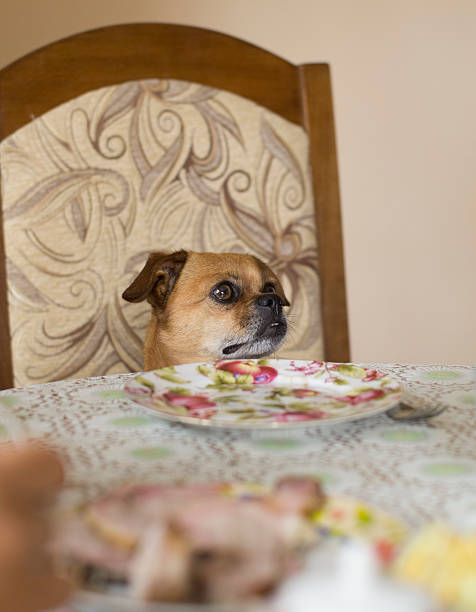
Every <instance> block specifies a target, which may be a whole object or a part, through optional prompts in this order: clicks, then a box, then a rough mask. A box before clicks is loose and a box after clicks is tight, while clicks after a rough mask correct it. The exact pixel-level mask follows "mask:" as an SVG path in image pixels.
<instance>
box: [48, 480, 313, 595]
mask: <svg viewBox="0 0 476 612" xmlns="http://www.w3.org/2000/svg"><path fill="white" fill-rule="evenodd" d="M323 503H324V495H323V493H322V490H321V488H320V485H319V483H318V482H317V481H316V480H315V479H312V478H308V477H299V476H289V477H286V478H282V479H281V480H279V481H278V482H277V483H276V484H275V485H274V487H272V488H267V489H266V488H264V487H254V488H253V487H250V486H244V485H240V484H236V485H233V484H232V485H229V484H228V485H227V484H190V485H174V486H166V485H133V486H128V487H124V488H121V489H118V490H115V491H112V492H110V493H108V494H106V495H105V496H103V497H101V498H100V499H97V500H95V501H92V502H91V503H89V504H87V505H86V506H85V507H83V508H81V509H80V510H79V511H78V512H76V513H75V514H74V516H71V517H68V518H66V519H65V520H63V521H62V522H61V526H60V529H59V531H58V535H57V538H56V541H55V543H54V550H55V554H56V557H57V558H58V559H59V562H60V565H61V566H62V567H63V569H64V570H65V571H66V572H67V573H68V574H69V575H70V577H73V578H75V579H76V580H77V581H78V583H79V584H80V585H85V586H88V587H89V588H94V586H95V585H96V586H98V587H100V588H104V585H105V584H107V583H109V584H118V583H119V584H124V585H127V587H128V589H129V591H130V594H131V596H133V597H136V598H139V599H141V600H145V601H197V602H200V601H201V602H223V601H236V600H238V599H240V600H241V599H243V598H246V597H253V596H258V595H262V594H265V593H268V592H270V591H272V590H273V588H274V587H275V586H276V585H277V584H278V583H279V582H280V581H281V580H282V579H283V578H284V577H285V576H287V575H288V574H289V573H290V572H291V571H292V570H293V569H295V568H296V567H297V566H298V564H299V561H300V556H301V555H300V553H301V552H302V550H303V549H305V548H306V547H308V546H309V545H311V544H313V543H314V541H315V537H316V536H315V532H316V530H315V529H313V527H312V522H311V521H310V520H309V519H310V517H311V516H312V515H313V514H314V513H316V512H317V511H318V510H319V509H320V508H321V507H322V505H323Z"/></svg>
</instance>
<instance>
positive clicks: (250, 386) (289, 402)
mask: <svg viewBox="0 0 476 612" xmlns="http://www.w3.org/2000/svg"><path fill="white" fill-rule="evenodd" d="M125 391H126V393H127V395H128V397H129V398H130V399H132V400H134V401H135V402H138V403H139V404H141V405H143V406H146V407H147V408H151V409H152V410H154V412H155V413H156V414H158V415H160V416H162V417H163V418H165V419H168V420H172V421H176V422H179V423H185V424H188V425H199V426H204V427H215V428H216V427H219V428H223V427H225V428H229V429H236V428H238V429H283V428H285V429H286V428H293V427H296V426H298V427H303V426H309V425H313V426H314V425H324V424H332V423H336V422H341V421H353V420H356V419H361V418H364V417H369V416H372V415H375V414H378V413H380V412H384V411H386V410H389V409H390V408H392V407H393V406H395V405H397V404H398V402H399V401H400V399H401V396H402V388H401V387H400V385H399V384H398V383H397V382H396V381H395V380H393V379H392V378H390V377H389V376H388V375H387V374H384V373H382V372H377V371H376V370H372V369H370V368H364V367H361V366H356V365H352V364H347V363H330V362H321V361H303V360H300V361H298V360H289V359H241V360H234V361H233V360H226V361H214V362H208V363H192V364H184V365H178V366H171V367H167V368H162V369H160V370H154V371H152V372H147V373H145V374H141V375H139V376H137V377H136V378H135V379H134V380H133V381H132V382H131V383H128V384H127V385H126V387H125Z"/></svg>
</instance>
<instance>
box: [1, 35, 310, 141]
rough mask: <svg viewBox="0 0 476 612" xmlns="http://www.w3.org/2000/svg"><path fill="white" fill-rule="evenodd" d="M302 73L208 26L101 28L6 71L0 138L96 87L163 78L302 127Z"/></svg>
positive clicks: (3, 74)
mask: <svg viewBox="0 0 476 612" xmlns="http://www.w3.org/2000/svg"><path fill="white" fill-rule="evenodd" d="M217 49H220V52H219V53H217V51H216V50H217ZM118 63H119V66H118ZM298 68H299V67H298V66H296V65H294V64H291V63H289V62H287V61H286V60H284V59H282V58H281V57H278V56H277V55H274V54H273V53H271V52H269V51H265V50H264V49H261V48H260V47H257V46H256V45H253V44H251V43H248V42H245V41H242V40H240V39H238V38H235V37H233V36H229V35H227V34H221V33H219V32H215V31H211V30H206V29H203V28H198V27H192V26H184V25H174V24H168V23H134V24H124V25H115V26H107V27H103V28H98V29H95V30H91V31H87V32H82V33H80V34H74V35H72V36H68V37H66V38H63V39H61V40H58V41H56V42H53V43H51V44H48V45H46V46H44V47H41V48H39V49H37V50H35V51H32V52H31V53H28V54H27V55H25V56H23V57H22V58H20V59H18V60H16V61H14V62H13V63H11V64H10V65H8V66H6V67H5V68H3V69H2V70H0V92H1V93H0V139H2V138H5V137H6V136H8V135H10V134H12V133H13V132H14V131H16V130H17V129H18V128H19V127H21V126H22V125H24V124H26V123H28V122H29V121H31V119H32V118H34V117H38V116H40V115H42V114H43V113H45V112H47V111H48V110H50V109H51V108H54V107H56V106H58V105H59V104H62V103H63V102H67V101H68V100H71V99H72V98H75V97H77V96H79V95H81V94H83V93H86V92H88V91H91V90H93V89H96V88H99V87H104V86H107V85H114V84H117V83H118V82H123V81H128V80H135V79H147V78H157V77H160V78H174V79H179V80H186V81H194V82H197V83H202V84H204V85H210V86H213V87H217V88H220V89H227V90H229V91H232V92H233V93H236V94H238V95H241V96H244V97H246V98H249V99H251V100H254V101H255V102H257V103H258V104H261V105H263V106H265V107H267V108H269V109H270V110H272V111H274V112H276V113H278V114H279V115H281V116H283V117H285V118H286V119H289V120H290V121H294V122H296V123H302V122H303V118H302V109H301V102H300V99H301V96H300V84H299V78H298V74H297V71H298ZM32 92H33V93H32Z"/></svg>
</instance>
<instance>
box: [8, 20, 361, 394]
mask: <svg viewBox="0 0 476 612" xmlns="http://www.w3.org/2000/svg"><path fill="white" fill-rule="evenodd" d="M190 121H191V122H192V126H191V127H190V125H189V122H190ZM0 141H1V142H0V170H1V178H2V198H3V200H2V227H3V236H2V239H1V241H0V349H1V351H2V360H1V371H0V387H1V388H7V387H11V386H13V385H17V386H24V385H27V384H31V383H35V382H45V381H47V380H55V379H59V378H65V377H82V376H87V375H100V374H105V373H111V372H117V371H127V370H132V371H135V370H139V369H140V368H141V342H142V334H143V331H144V329H145V325H146V321H147V317H148V314H147V312H146V310H144V305H128V304H127V303H125V302H124V303H122V301H121V300H120V294H121V292H122V290H123V289H124V287H125V286H127V284H128V282H129V280H130V279H131V278H132V276H133V274H134V273H136V272H137V271H138V270H139V268H140V265H141V264H142V263H143V261H144V260H145V255H146V253H147V252H148V251H149V250H154V249H157V250H159V249H160V250H162V249H164V248H165V249H173V248H181V247H183V248H192V249H195V250H222V251H225V250H239V251H247V252H251V253H253V254H256V255H257V256H259V257H261V258H262V259H264V260H267V261H268V262H269V263H270V264H271V265H272V266H273V267H274V269H275V270H276V271H277V273H278V274H279V276H280V277H281V279H282V281H283V284H284V285H285V288H286V289H287V291H288V293H290V294H291V300H292V302H293V310H291V315H292V313H294V327H295V331H294V334H291V337H290V341H289V343H288V344H287V345H286V347H285V348H286V350H284V351H283V352H282V354H281V356H290V355H292V356H295V357H304V358H315V359H323V358H325V359H327V360H334V361H348V360H349V341H348V331H347V314H346V298H345V282H344V266H343V250H342V236H341V216H340V206H339V192H338V177H337V165H336V151H335V137H334V123H333V111H332V99H331V86H330V74H329V67H328V66H327V65H326V64H306V65H301V66H296V65H293V64H290V63H289V62H287V61H285V60H283V59H281V58H280V57H278V56H276V55H274V54H272V53H269V52H267V51H264V50H263V49H260V48H259V47H256V46H254V45H251V44H249V43H246V42H243V41H241V40H238V39H236V38H234V37H231V36H227V35H224V34H220V33H217V32H213V31H209V30H205V29H200V28H195V27H188V26H179V25H172V24H153V23H147V24H130V25H119V26H111V27H105V28H101V29H97V30H93V31H89V32H84V33H81V34H77V35H73V36H70V37H68V38H66V39H63V40H60V41H58V42H55V43H53V44H50V45H48V46H46V47H43V48H41V49H39V50H37V51H34V52H32V53H30V54H28V55H26V56H25V57H23V58H21V59H19V60H18V61H16V62H14V63H13V64H11V65H9V66H7V67H6V68H4V69H2V70H0ZM309 160H310V171H309V163H308V162H309ZM316 228H317V229H316ZM141 308H142V310H141ZM291 318H293V317H292V316H291Z"/></svg>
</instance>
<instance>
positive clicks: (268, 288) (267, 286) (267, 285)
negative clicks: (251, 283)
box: [263, 283, 276, 293]
mask: <svg viewBox="0 0 476 612" xmlns="http://www.w3.org/2000/svg"><path fill="white" fill-rule="evenodd" d="M263 293H276V287H275V286H274V284H273V283H265V285H264V287H263Z"/></svg>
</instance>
